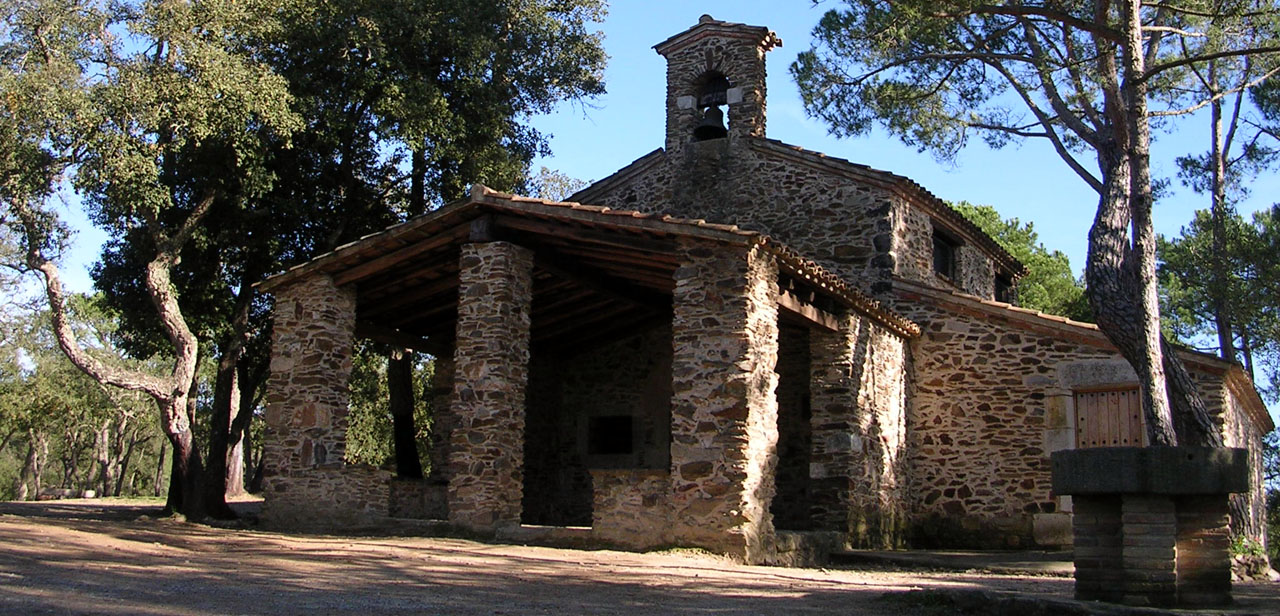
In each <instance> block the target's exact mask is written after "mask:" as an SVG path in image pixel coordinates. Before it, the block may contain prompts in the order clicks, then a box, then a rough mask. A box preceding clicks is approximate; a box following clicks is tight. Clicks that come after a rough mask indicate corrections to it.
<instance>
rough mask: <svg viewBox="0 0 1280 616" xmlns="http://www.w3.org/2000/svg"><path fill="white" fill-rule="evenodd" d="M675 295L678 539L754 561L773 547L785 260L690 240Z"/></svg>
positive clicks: (674, 451)
mask: <svg viewBox="0 0 1280 616" xmlns="http://www.w3.org/2000/svg"><path fill="white" fill-rule="evenodd" d="M679 250H680V254H681V265H680V267H679V268H677V270H676V273H675V282H676V286H675V291H674V293H673V297H672V303H673V310H674V316H673V319H672V343H673V346H674V356H673V360H672V369H671V371H672V389H673V396H672V405H671V415H672V418H671V483H672V492H673V496H672V513H673V516H672V518H673V519H672V538H673V540H674V541H675V542H676V543H679V544H685V545H695V546H701V547H706V548H708V549H712V550H715V551H718V552H722V553H726V554H729V555H732V556H735V557H737V558H740V559H743V560H745V561H748V562H763V561H765V560H767V559H768V553H767V551H768V548H769V547H770V546H771V545H772V543H773V536H774V532H773V521H772V517H771V515H770V514H769V509H768V507H769V503H770V501H771V500H772V498H773V490H774V481H773V475H774V467H775V464H776V462H777V458H776V455H775V446H776V442H777V438H778V433H777V406H776V400H775V397H774V390H775V388H776V386H777V378H778V377H777V373H775V372H774V367H775V365H776V363H777V352H778V325H777V318H778V315H777V304H776V303H775V299H774V296H775V294H776V292H777V264H776V262H775V261H774V260H773V259H772V257H770V256H769V255H768V254H767V253H765V252H763V251H762V250H761V249H759V248H756V247H752V248H750V249H745V250H744V249H739V250H730V249H728V247H724V248H720V247H709V246H707V245H705V244H702V243H698V242H693V241H688V240H682V241H681V244H680V248H679Z"/></svg>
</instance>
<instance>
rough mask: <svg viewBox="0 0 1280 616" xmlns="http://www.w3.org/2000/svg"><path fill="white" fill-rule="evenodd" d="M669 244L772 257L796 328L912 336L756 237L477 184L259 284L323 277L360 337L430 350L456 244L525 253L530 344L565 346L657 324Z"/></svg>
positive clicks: (451, 287)
mask: <svg viewBox="0 0 1280 616" xmlns="http://www.w3.org/2000/svg"><path fill="white" fill-rule="evenodd" d="M681 238H692V239H694V240H697V241H707V242H713V243H717V244H721V245H725V244H729V245H736V246H740V247H744V248H745V247H754V246H758V247H760V248H761V249H763V250H765V251H767V252H769V253H771V254H773V255H775V257H777V261H778V264H779V271H780V275H782V276H785V277H786V279H787V280H788V284H789V286H790V287H791V288H792V292H793V296H792V297H791V298H788V299H787V300H786V301H787V303H786V305H784V306H783V308H784V309H786V310H788V311H790V312H795V313H796V315H799V318H801V319H802V320H803V319H808V320H809V321H811V322H812V323H815V324H817V325H819V326H824V327H826V326H829V325H830V324H831V322H832V319H833V317H832V316H831V315H832V313H833V312H834V311H838V310H845V309H851V310H855V311H858V312H860V313H863V314H867V315H869V316H871V317H872V318H874V319H876V320H877V321H879V322H881V323H882V324H884V325H885V326H886V327H888V328H889V329H890V330H892V331H894V332H895V333H897V334H898V335H902V336H908V337H909V336H914V335H916V334H918V333H919V328H918V327H916V326H915V324H914V323H911V322H910V321H909V320H907V319H905V318H903V317H901V316H900V315H897V314H895V313H893V312H892V311H889V310H887V309H885V308H883V307H881V306H880V305H879V304H878V303H876V302H875V300H872V299H871V298H869V297H867V296H865V295H862V294H861V293H860V292H858V291H857V290H855V289H851V288H849V287H848V286H847V285H845V284H844V283H843V282H842V281H840V280H839V279H838V278H837V277H835V276H832V275H830V274H829V273H827V272H824V271H822V269H821V268H820V267H818V266H817V265H816V264H814V263H813V262H810V261H807V260H805V259H803V258H801V257H800V256H799V255H797V254H795V253H794V252H792V251H790V250H789V249H787V248H786V247H785V246H782V245H780V244H777V243H776V242H773V241H772V240H770V239H769V238H768V237H766V236H763V235H761V234H759V233H755V232H751V231H744V230H742V229H739V228H737V227H734V226H729V225H719V224H713V223H708V222H706V221H702V220H686V219H676V218H672V217H669V216H661V215H655V214H642V213H638V212H632V211H626V210H612V209H609V208H603V207H596V206H587V205H581V204H577V203H559V202H551V201H544V200H539V199H530V198H525V197H517V196H513V195H506V194H502V193H497V192H495V191H493V190H490V189H488V188H486V187H484V186H479V185H477V186H473V187H472V190H471V195H470V197H469V198H467V199H465V200H461V201H458V202H455V203H451V204H449V205H446V206H444V207H442V208H440V209H439V210H436V211H433V212H431V213H428V214H426V215H424V216H420V217H418V218H415V219H413V220H410V221H407V222H405V223H402V224H399V225H395V226H393V227H390V228H388V229H386V230H384V231H382V232H380V233H375V234H372V235H369V236H366V237H364V238H361V239H360V240H358V241H355V242H352V243H349V244H346V245H344V246H342V247H339V248H338V249H336V250H334V251H332V252H330V253H327V254H325V255H322V256H320V257H317V258H315V259H313V260H312V261H310V262H308V263H305V264H302V265H300V266H297V267H295V268H292V269H290V270H288V271H286V272H284V273H281V274H279V275H276V276H274V277H272V278H269V279H267V280H266V281H264V282H262V283H260V285H259V288H260V290H262V291H266V292H270V291H273V290H276V289H279V288H281V287H283V286H286V285H289V284H291V283H294V282H298V281H301V280H304V279H307V278H309V277H312V276H319V275H324V276H329V277H331V278H332V279H333V280H334V282H335V283H336V284H338V285H339V286H346V285H353V286H354V287H355V289H356V303H357V308H356V320H357V330H358V332H360V333H361V335H364V336H367V337H369V338H372V339H375V340H380V341H384V342H389V343H395V344H402V345H404V346H408V347H411V348H418V349H423V350H427V351H429V352H440V351H443V350H445V349H447V348H449V347H450V346H451V344H452V342H451V341H452V337H453V333H454V328H455V326H456V315H457V295H458V251H459V250H460V247H461V245H462V244H465V243H468V242H472V241H495V240H500V241H509V242H511V243H514V244H517V245H520V246H524V247H526V248H529V249H530V250H532V251H533V253H534V272H533V303H532V328H531V332H530V333H531V336H532V338H533V343H534V344H535V345H544V346H547V347H556V348H564V349H573V348H581V347H582V346H583V345H584V344H589V343H590V342H591V341H595V340H601V341H607V340H608V339H611V337H617V336H621V335H625V334H628V333H634V331H636V327H637V326H638V324H641V323H657V322H661V321H663V320H666V321H668V322H669V320H670V316H671V296H672V292H673V290H674V286H675V282H674V274H675V270H676V268H677V267H678V266H679V252H678V240H680V239H681ZM780 305H782V300H780ZM797 306H799V308H797ZM793 316H795V315H793Z"/></svg>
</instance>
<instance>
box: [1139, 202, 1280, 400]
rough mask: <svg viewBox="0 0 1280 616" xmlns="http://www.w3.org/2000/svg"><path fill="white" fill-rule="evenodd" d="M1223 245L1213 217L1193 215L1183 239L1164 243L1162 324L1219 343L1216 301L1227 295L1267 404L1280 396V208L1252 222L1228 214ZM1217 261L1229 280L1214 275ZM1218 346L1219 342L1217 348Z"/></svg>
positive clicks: (1238, 341)
mask: <svg viewBox="0 0 1280 616" xmlns="http://www.w3.org/2000/svg"><path fill="white" fill-rule="evenodd" d="M1223 222H1224V230H1225V231H1226V238H1225V239H1226V242H1225V246H1224V250H1223V251H1222V252H1221V253H1218V252H1215V251H1214V249H1213V242H1212V237H1211V224H1212V221H1211V217H1210V214H1209V212H1207V211H1204V210H1201V211H1198V212H1196V214H1195V219H1194V220H1192V221H1191V224H1189V225H1187V226H1186V227H1183V228H1182V230H1181V232H1180V233H1179V235H1178V237H1176V238H1173V239H1168V238H1164V237H1161V238H1159V247H1158V253H1159V255H1160V260H1161V263H1160V267H1159V276H1160V290H1161V312H1162V314H1163V315H1164V319H1163V324H1164V326H1165V327H1166V328H1167V331H1168V333H1170V334H1172V336H1173V337H1175V338H1176V339H1178V340H1181V341H1183V342H1186V343H1188V344H1195V343H1196V342H1197V341H1203V340H1206V339H1212V340H1213V341H1214V342H1215V343H1216V339H1217V338H1216V335H1217V331H1216V322H1215V313H1214V306H1215V298H1226V300H1227V301H1226V302H1225V303H1224V306H1225V309H1226V310H1227V311H1228V314H1229V316H1230V320H1231V323H1232V328H1233V329H1234V330H1235V331H1233V332H1231V339H1232V340H1233V342H1234V344H1235V345H1236V350H1237V351H1239V352H1240V354H1241V356H1242V357H1243V359H1244V363H1245V366H1246V367H1247V368H1250V369H1252V370H1253V372H1254V373H1255V375H1256V377H1261V378H1255V380H1257V381H1258V382H1259V385H1260V387H1259V389H1260V391H1261V393H1262V394H1263V395H1264V397H1266V398H1267V399H1269V400H1271V401H1276V400H1277V399H1280V398H1278V397H1277V396H1280V312H1278V311H1277V306H1276V298H1277V297H1280V260H1277V258H1276V255H1280V207H1273V208H1271V209H1270V210H1264V211H1260V212H1256V213H1254V215H1253V219H1252V220H1251V221H1247V220H1245V219H1244V218H1243V217H1241V216H1240V215H1239V214H1236V213H1234V212H1230V211H1229V212H1228V214H1227V215H1226V216H1225V218H1224V221H1223ZM1214 259H1219V260H1222V262H1223V264H1224V267H1223V271H1224V272H1226V274H1227V275H1226V277H1225V279H1224V280H1217V279H1216V277H1214V276H1213V275H1212V272H1213V269H1212V263H1213V260H1214ZM1214 348H1216V344H1215V345H1214Z"/></svg>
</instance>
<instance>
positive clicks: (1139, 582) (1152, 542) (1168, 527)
mask: <svg viewBox="0 0 1280 616" xmlns="http://www.w3.org/2000/svg"><path fill="white" fill-rule="evenodd" d="M1120 498H1121V503H1120V521H1121V525H1122V530H1121V533H1122V535H1123V540H1122V541H1123V546H1122V547H1121V561H1122V565H1123V568H1124V572H1123V579H1124V583H1123V588H1124V597H1123V598H1122V602H1124V603H1126V604H1128V605H1174V604H1175V603H1177V599H1178V597H1177V590H1176V589H1177V568H1176V564H1175V563H1176V557H1177V551H1176V549H1175V537H1176V532H1177V531H1176V529H1177V514H1176V510H1175V508H1174V504H1173V498H1171V497H1169V496H1165V495H1154V494H1125V495H1123V496H1121V497H1120Z"/></svg>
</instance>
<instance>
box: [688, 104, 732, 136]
mask: <svg viewBox="0 0 1280 616" xmlns="http://www.w3.org/2000/svg"><path fill="white" fill-rule="evenodd" d="M728 136H729V130H728V129H726V128H725V127H724V112H723V111H720V108H719V107H708V108H707V111H706V113H704V114H703V115H702V121H701V122H699V123H698V126H697V128H694V129H693V140H694V141H706V140H708V139H723V138H725V137H728Z"/></svg>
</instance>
